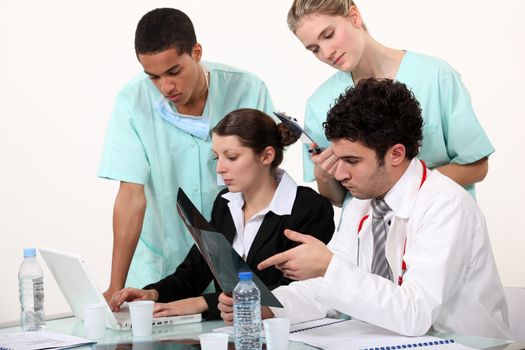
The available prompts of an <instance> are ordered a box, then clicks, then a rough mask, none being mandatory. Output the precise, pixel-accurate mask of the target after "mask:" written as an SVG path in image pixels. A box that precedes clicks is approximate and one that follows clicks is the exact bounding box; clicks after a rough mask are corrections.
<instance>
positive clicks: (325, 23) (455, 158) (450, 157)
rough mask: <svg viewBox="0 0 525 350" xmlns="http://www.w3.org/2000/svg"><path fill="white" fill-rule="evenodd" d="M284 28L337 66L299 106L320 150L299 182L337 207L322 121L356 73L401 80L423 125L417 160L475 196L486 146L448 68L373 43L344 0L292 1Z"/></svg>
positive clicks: (339, 198)
mask: <svg viewBox="0 0 525 350" xmlns="http://www.w3.org/2000/svg"><path fill="white" fill-rule="evenodd" d="M288 26H289V27H290V29H291V30H292V31H293V33H294V34H295V35H296V36H297V38H298V39H299V40H300V41H301V42H302V44H303V45H304V46H305V48H306V49H307V50H309V51H311V52H312V53H313V54H314V55H315V56H316V57H317V58H318V59H319V60H320V61H322V62H324V63H326V64H328V65H330V66H332V67H334V68H336V69H337V70H338V71H339V72H337V73H335V74H334V75H333V76H332V77H330V78H329V79H328V80H327V81H325V82H324V83H323V84H321V86H319V88H318V89H317V90H316V91H315V92H314V93H313V94H312V96H311V97H310V98H309V99H308V102H307V105H306V112H305V129H306V131H307V132H308V134H309V135H311V136H312V137H313V139H314V140H316V141H317V142H318V143H319V144H320V146H322V147H323V148H326V150H325V151H324V152H322V153H321V154H318V155H310V154H309V153H308V152H305V153H304V154H305V157H304V180H305V181H313V180H314V179H315V180H316V181H317V184H318V188H319V192H320V193H321V194H322V195H324V196H325V197H327V198H329V199H330V201H331V202H332V203H333V204H334V205H337V206H341V205H342V203H343V199H344V197H345V193H346V192H347V191H345V190H344V189H343V188H342V187H341V186H340V184H339V183H337V181H335V180H334V178H333V171H334V169H335V164H336V162H337V160H336V159H335V156H334V155H333V153H332V151H331V149H330V147H329V142H328V141H327V140H326V138H325V136H324V132H323V128H322V123H323V122H324V121H325V119H326V113H327V111H328V109H329V106H330V105H331V104H333V103H334V100H335V99H336V98H337V97H338V96H339V95H340V94H341V93H342V92H344V91H345V89H347V88H348V87H351V86H354V84H355V83H357V82H358V81H359V80H361V79H364V78H371V77H373V78H389V79H395V80H398V81H400V82H403V83H404V84H406V85H407V86H408V87H409V88H410V89H411V90H412V91H413V93H414V95H415V97H416V98H417V99H418V101H419V102H420V104H421V108H422V114H423V119H424V122H425V124H424V127H423V144H422V147H421V151H420V154H419V158H421V159H423V160H424V161H425V162H426V164H427V166H428V167H429V168H431V169H438V170H439V171H440V172H441V173H443V174H444V175H446V176H448V177H450V178H451V179H453V180H454V181H456V182H457V183H459V184H460V185H462V186H464V187H465V189H467V190H468V191H469V193H470V194H471V195H472V196H474V197H475V189H474V184H475V183H476V182H479V181H482V180H483V179H484V177H485V175H486V174H487V171H488V156H489V155H490V154H491V153H492V152H494V148H493V147H492V144H491V143H490V141H489V139H488V137H487V135H486V134H485V132H484V130H483V128H482V127H481V125H480V123H479V121H478V119H477V117H476V115H475V113H474V111H473V109H472V104H471V99H470V95H469V93H468V91H467V89H466V88H465V86H464V85H463V83H462V81H461V77H460V75H459V74H458V73H457V72H456V71H455V70H454V69H453V68H452V67H451V66H449V65H448V64H447V63H446V62H444V61H442V60H440V59H438V58H435V57H431V56H425V55H421V54H418V53H415V52H411V51H403V50H397V49H392V48H389V47H386V46H384V45H382V44H380V43H378V42H377V41H375V40H374V38H372V37H371V36H370V34H369V33H368V31H367V29H366V26H365V24H364V21H363V19H362V17H361V14H360V12H359V9H358V8H357V7H356V5H355V4H354V2H353V1H351V0H320V1H311V0H295V1H294V2H293V4H292V7H291V8H290V10H289V12H288Z"/></svg>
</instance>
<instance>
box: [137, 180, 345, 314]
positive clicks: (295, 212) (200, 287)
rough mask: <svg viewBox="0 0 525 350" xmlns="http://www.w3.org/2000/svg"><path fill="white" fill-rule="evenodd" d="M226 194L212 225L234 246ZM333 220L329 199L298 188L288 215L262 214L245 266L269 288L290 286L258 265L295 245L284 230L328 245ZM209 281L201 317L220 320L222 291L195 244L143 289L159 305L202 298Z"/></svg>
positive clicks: (218, 201)
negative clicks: (155, 295) (155, 296)
mask: <svg viewBox="0 0 525 350" xmlns="http://www.w3.org/2000/svg"><path fill="white" fill-rule="evenodd" d="M227 191H228V190H227V189H225V190H223V191H221V192H220V193H219V195H218V196H217V198H216V199H215V202H214V204H213V209H212V218H211V225H212V226H213V227H214V228H215V229H216V230H217V231H218V232H220V233H222V234H224V236H226V239H227V240H228V241H229V242H230V243H233V239H234V237H235V233H236V230H235V225H234V223H233V218H232V216H231V213H230V210H229V208H228V200H226V199H224V198H223V197H222V194H224V193H226V192H227ZM333 217H334V211H333V208H332V205H331V204H330V202H329V201H328V200H326V199H325V198H323V197H321V196H320V195H319V194H318V193H317V192H315V191H314V190H312V189H311V188H308V187H302V186H298V187H297V195H296V197H295V201H294V204H293V207H292V212H291V214H290V215H284V216H279V215H276V214H274V213H273V212H271V211H270V212H268V213H267V214H266V215H265V217H264V219H263V222H262V224H261V227H260V228H259V231H257V235H256V236H255V239H254V241H253V243H252V245H251V247H250V251H249V252H248V256H247V258H246V263H247V264H248V266H250V268H251V269H252V270H253V271H254V273H255V274H256V275H257V276H259V278H260V279H261V281H263V282H264V283H265V284H266V285H267V286H268V287H269V288H270V289H274V288H276V287H278V286H280V285H286V284H289V283H290V282H292V280H290V279H288V278H285V277H284V276H283V274H282V273H281V271H279V270H278V269H276V268H275V267H269V268H267V269H265V270H262V271H259V270H258V269H257V265H258V264H259V263H260V262H262V261H263V260H266V259H267V258H269V257H270V256H272V255H274V254H277V253H280V252H283V251H285V250H288V249H290V248H292V247H294V246H296V245H297V243H296V242H293V241H290V240H289V239H288V238H286V236H285V235H284V230H285V229H291V230H294V231H297V232H301V233H304V234H309V235H312V236H314V237H316V238H318V239H319V240H321V241H323V242H324V243H328V242H329V241H330V239H331V238H332V235H333V233H334V228H335V226H334V219H333ZM212 280H213V281H214V283H215V290H216V292H215V293H209V294H204V295H203V296H204V298H205V300H206V303H207V304H208V312H207V313H205V314H204V315H203V316H204V317H206V318H207V319H219V318H220V312H219V310H218V309H217V304H218V297H219V294H220V293H221V288H220V286H219V284H218V283H217V281H215V279H214V278H213V274H212V273H211V270H210V268H209V267H208V265H207V264H206V261H205V260H204V258H203V257H202V255H201V254H200V252H199V250H198V249H197V246H196V245H193V247H192V248H191V249H190V251H189V253H188V255H187V256H186V258H185V260H184V261H183V262H182V263H181V264H180V265H179V266H178V267H177V269H176V270H175V272H174V273H173V274H171V275H169V276H167V277H165V278H164V279H162V280H160V281H159V282H157V283H153V284H150V285H147V286H146V287H144V289H155V290H157V292H158V293H159V299H158V300H157V301H158V302H170V301H174V300H180V299H185V298H191V297H196V296H199V295H201V294H202V292H203V291H204V290H205V289H206V287H207V286H208V285H209V284H210V282H211V281H212Z"/></svg>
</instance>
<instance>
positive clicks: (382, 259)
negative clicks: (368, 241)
mask: <svg viewBox="0 0 525 350" xmlns="http://www.w3.org/2000/svg"><path fill="white" fill-rule="evenodd" d="M371 205H372V211H373V212H372V233H373V235H374V257H373V259H372V273H374V274H376V275H379V276H382V277H384V278H386V279H389V280H392V272H391V271H390V266H389V265H388V261H387V260H386V255H385V242H386V234H387V230H388V227H387V226H386V224H385V214H386V213H387V212H389V211H390V207H389V206H388V204H386V202H385V201H384V200H383V199H376V198H374V199H372V201H371Z"/></svg>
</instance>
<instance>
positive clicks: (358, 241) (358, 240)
mask: <svg viewBox="0 0 525 350" xmlns="http://www.w3.org/2000/svg"><path fill="white" fill-rule="evenodd" d="M360 244H361V239H360V238H359V236H357V266H359V245H360Z"/></svg>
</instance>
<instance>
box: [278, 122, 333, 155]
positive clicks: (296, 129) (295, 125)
mask: <svg viewBox="0 0 525 350" xmlns="http://www.w3.org/2000/svg"><path fill="white" fill-rule="evenodd" d="M273 114H275V116H276V117H277V118H279V120H280V121H281V122H282V123H283V124H284V125H286V127H287V128H288V130H290V132H291V133H292V134H294V135H295V136H297V137H298V138H299V140H301V142H302V143H303V144H305V145H307V146H311V145H312V144H313V143H315V144H316V145H318V143H317V142H315V141H314V140H313V139H312V138H311V137H310V136H309V135H308V134H307V133H306V131H304V129H303V127H302V126H301V125H299V122H297V119H295V118H294V117H290V116H289V115H288V114H286V113H284V112H273ZM322 151H323V149H322V148H321V147H319V146H315V147H314V148H309V149H308V152H309V153H313V154H317V153H321V152H322Z"/></svg>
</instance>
